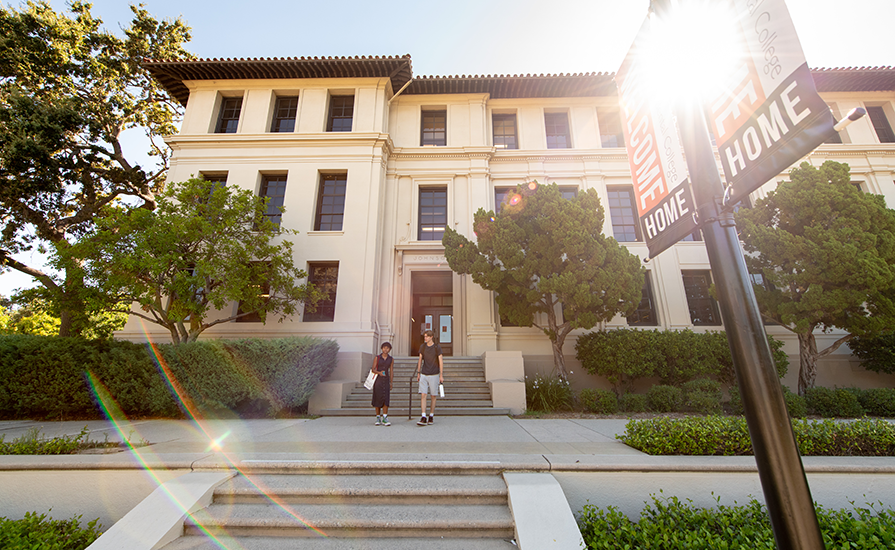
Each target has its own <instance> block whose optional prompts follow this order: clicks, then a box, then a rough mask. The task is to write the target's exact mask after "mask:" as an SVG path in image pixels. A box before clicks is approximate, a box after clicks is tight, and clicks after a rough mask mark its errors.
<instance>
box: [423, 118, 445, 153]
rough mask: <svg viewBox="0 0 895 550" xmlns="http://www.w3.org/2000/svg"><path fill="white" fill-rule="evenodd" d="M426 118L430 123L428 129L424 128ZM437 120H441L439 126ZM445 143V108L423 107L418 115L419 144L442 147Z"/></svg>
mask: <svg viewBox="0 0 895 550" xmlns="http://www.w3.org/2000/svg"><path fill="white" fill-rule="evenodd" d="M439 119H440V121H439ZM427 120H428V121H429V123H430V124H431V127H430V128H429V129H427V128H426V124H427ZM438 122H441V125H440V126H438V125H437V123H438ZM446 145H447V110H446V109H423V110H422V113H421V116H420V146H421V147H426V146H430V147H431V146H435V147H444V146H446Z"/></svg>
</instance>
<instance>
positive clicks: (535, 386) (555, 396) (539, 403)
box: [525, 373, 572, 412]
mask: <svg viewBox="0 0 895 550" xmlns="http://www.w3.org/2000/svg"><path fill="white" fill-rule="evenodd" d="M525 402H526V406H527V407H528V408H529V409H530V410H533V411H542V412H552V411H559V410H569V409H571V408H572V388H571V387H570V386H569V383H568V382H567V381H565V380H563V379H562V378H560V377H558V376H544V375H542V374H541V373H538V374H536V375H534V377H533V378H529V377H527V376H526V377H525Z"/></svg>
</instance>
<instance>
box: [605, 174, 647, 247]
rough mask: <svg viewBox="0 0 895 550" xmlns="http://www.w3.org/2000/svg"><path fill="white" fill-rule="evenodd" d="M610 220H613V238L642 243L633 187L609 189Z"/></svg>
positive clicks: (621, 241)
mask: <svg viewBox="0 0 895 550" xmlns="http://www.w3.org/2000/svg"><path fill="white" fill-rule="evenodd" d="M606 192H607V194H608V195H609V218H610V219H611V220H612V236H613V237H615V240H616V241H618V242H620V243H624V242H637V241H640V224H639V222H638V220H637V209H636V208H635V202H634V188H633V187H608V188H607V189H606Z"/></svg>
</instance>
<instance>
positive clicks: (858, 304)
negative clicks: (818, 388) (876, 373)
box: [737, 161, 895, 395]
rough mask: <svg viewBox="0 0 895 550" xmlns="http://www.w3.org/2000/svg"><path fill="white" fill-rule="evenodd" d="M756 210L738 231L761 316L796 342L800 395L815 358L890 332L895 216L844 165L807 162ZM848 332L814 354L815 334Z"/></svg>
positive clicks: (740, 216)
mask: <svg viewBox="0 0 895 550" xmlns="http://www.w3.org/2000/svg"><path fill="white" fill-rule="evenodd" d="M790 180H791V181H790V182H788V183H787V182H784V183H781V184H780V185H778V186H777V188H776V189H775V190H774V191H772V192H770V193H769V194H768V196H767V197H766V198H764V199H762V200H759V201H758V202H757V203H756V205H755V207H754V208H751V209H750V208H743V209H740V210H739V212H738V213H737V226H738V229H739V231H740V238H741V239H742V241H743V248H744V250H745V252H746V253H747V254H746V263H747V266H748V267H749V271H750V272H751V273H759V274H761V276H762V278H763V280H764V284H762V285H755V297H756V299H757V300H758V304H759V308H760V309H761V312H762V315H764V316H765V317H767V318H768V319H772V320H774V321H776V322H778V323H780V325H781V326H783V327H784V328H786V329H788V330H791V331H792V332H794V333H796V334H797V335H798V337H799V343H800V345H799V354H800V361H799V362H800V367H799V394H800V395H804V394H805V390H806V389H808V388H810V387H813V386H814V380H815V378H816V368H817V359H818V357H820V356H822V355H824V354H827V353H830V352H831V351H834V350H835V349H837V348H838V347H839V346H840V345H841V344H842V343H844V342H845V341H847V340H848V338H850V337H851V336H868V337H872V336H874V335H876V334H880V333H883V332H886V331H892V330H893V328H895V307H893V306H895V304H893V300H892V298H893V296H895V293H893V288H895V211H893V210H890V209H889V208H887V207H886V203H885V200H884V198H883V197H882V196H879V195H871V194H867V193H862V192H860V191H859V190H858V189H856V188H855V187H854V186H853V185H851V183H850V176H849V167H848V165H846V164H840V163H837V162H833V161H827V162H825V163H824V164H823V166H821V167H820V168H819V169H817V168H814V167H812V166H811V165H809V164H808V163H802V165H801V166H800V167H799V168H796V169H794V170H792V171H791V172H790ZM832 328H836V329H841V330H844V331H846V332H847V333H848V336H847V337H845V338H840V339H837V340H836V341H835V342H834V343H833V344H831V345H830V346H829V347H828V348H827V349H825V350H818V349H817V344H816V340H815V338H814V330H815V329H824V330H827V329H832Z"/></svg>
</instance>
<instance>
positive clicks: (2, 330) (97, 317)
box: [0, 290, 127, 339]
mask: <svg viewBox="0 0 895 550" xmlns="http://www.w3.org/2000/svg"><path fill="white" fill-rule="evenodd" d="M40 294H42V293H40V292H37V293H34V292H31V291H30V290H26V291H25V292H23V293H20V294H19V295H18V300H17V301H19V302H20V303H21V302H23V301H24V303H23V305H21V306H20V307H18V308H16V309H14V310H13V311H12V313H11V314H9V315H6V316H5V319H0V334H31V335H34V336H52V335H54V334H58V333H59V326H60V325H61V323H62V321H61V319H59V316H58V313H57V311H56V310H57V308H56V307H54V306H53V304H50V303H47V301H46V300H44V299H42V298H40V297H39V295H40ZM89 320H90V324H89V325H88V326H87V327H85V328H84V329H83V330H82V331H81V336H82V337H84V338H88V339H93V338H111V337H112V333H113V332H115V331H116V330H118V329H120V328H121V327H123V326H124V324H125V323H126V322H127V314H125V313H115V312H110V311H101V312H97V313H94V314H91V315H90V316H89Z"/></svg>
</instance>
